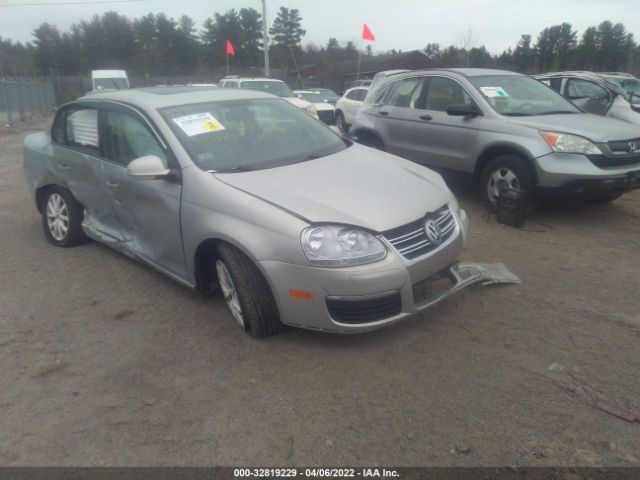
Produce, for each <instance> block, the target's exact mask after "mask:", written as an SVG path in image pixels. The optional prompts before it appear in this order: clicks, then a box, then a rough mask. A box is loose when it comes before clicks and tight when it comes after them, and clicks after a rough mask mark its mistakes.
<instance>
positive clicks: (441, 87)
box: [425, 77, 472, 112]
mask: <svg viewBox="0 0 640 480" xmlns="http://www.w3.org/2000/svg"><path fill="white" fill-rule="evenodd" d="M470 103H472V100H471V97H470V96H469V94H468V93H467V92H466V91H465V90H464V88H462V86H461V85H460V84H459V83H458V82H456V81H454V80H451V79H450V78H445V77H432V78H431V79H430V80H429V86H428V89H427V97H426V101H425V108H426V109H427V110H435V111H437V112H446V111H447V108H448V107H449V106H450V105H455V104H457V105H459V104H465V105H468V104H470Z"/></svg>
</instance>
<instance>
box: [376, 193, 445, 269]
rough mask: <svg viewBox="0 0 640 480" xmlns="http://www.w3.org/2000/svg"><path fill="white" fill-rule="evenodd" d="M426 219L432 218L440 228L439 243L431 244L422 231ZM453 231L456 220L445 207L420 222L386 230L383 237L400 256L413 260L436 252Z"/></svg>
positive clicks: (423, 230)
mask: <svg viewBox="0 0 640 480" xmlns="http://www.w3.org/2000/svg"><path fill="white" fill-rule="evenodd" d="M427 218H434V219H435V221H436V223H437V224H438V226H439V227H440V239H441V241H440V242H438V243H433V242H431V241H430V240H429V239H428V238H427V234H426V232H425V229H424V226H425V221H426V220H427ZM455 229H456V220H455V218H454V216H453V214H452V213H451V209H450V208H449V207H448V206H447V205H445V206H444V207H442V208H440V209H438V210H436V211H435V212H433V213H429V214H427V216H426V217H424V218H421V219H420V220H416V221H415V222H411V223H408V224H406V225H403V226H401V227H397V228H394V229H393V230H388V231H386V232H384V233H383V235H384V237H385V238H386V239H387V240H388V241H389V243H391V245H393V246H394V247H395V249H396V250H397V251H398V252H399V253H400V254H402V255H403V256H404V257H406V258H408V259H413V258H416V257H419V256H421V255H424V254H425V253H428V252H431V251H433V250H436V249H437V248H438V247H439V246H440V245H442V244H443V243H444V242H446V241H447V240H448V239H449V238H450V237H451V235H453V232H455Z"/></svg>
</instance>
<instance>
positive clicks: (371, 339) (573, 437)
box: [0, 119, 640, 466]
mask: <svg viewBox="0 0 640 480" xmlns="http://www.w3.org/2000/svg"><path fill="white" fill-rule="evenodd" d="M47 123H48V119H43V120H41V121H39V122H34V123H32V124H23V125H22V126H21V127H20V128H19V129H18V131H17V132H13V133H12V132H8V133H3V134H0V242H1V243H0V268H1V270H0V271H1V272H2V274H1V275H0V329H1V332H2V333H1V334H0V432H1V433H0V464H1V465H242V464H253V465H320V464H322V465H371V464H386V465H396V466H400V465H457V466H463V465H554V466H557V465H638V464H640V453H639V452H640V423H638V422H636V423H629V422H626V421H624V420H621V419H619V418H617V417H615V416H612V415H609V414H607V413H604V412H602V411H600V410H598V409H596V408H594V407H593V406H592V405H590V404H589V403H588V402H587V401H586V400H585V399H583V398H581V397H580V396H577V395H575V394H574V393H572V392H571V391H570V390H569V388H568V387H569V385H570V384H577V385H590V386H591V387H592V388H594V389H596V390H598V391H600V392H601V393H602V394H603V395H605V396H606V397H607V398H609V399H610V400H613V401H615V402H618V403H620V404H621V405H624V406H627V407H629V408H632V409H635V410H636V411H638V410H640V381H639V377H640V355H639V354H638V353H639V352H640V349H639V348H640V347H639V341H640V314H639V310H640V309H639V307H640V301H639V300H638V287H639V285H640V282H639V281H638V267H639V266H640V248H639V247H640V240H639V239H640V191H636V192H634V193H631V194H627V195H625V196H623V197H622V198H621V199H619V200H617V201H616V202H614V203H611V204H608V205H596V204H581V205H568V206H553V207H546V208H545V209H543V210H539V211H537V212H535V213H534V214H533V216H532V218H531V221H530V223H529V224H528V226H527V228H528V229H530V230H541V231H536V232H532V231H523V230H517V229H514V228H508V227H503V226H501V225H499V224H497V223H495V221H494V220H493V219H492V220H491V221H490V222H487V221H485V220H484V219H483V214H484V210H483V208H482V206H481V203H480V200H479V198H478V195H477V194H476V192H475V190H474V189H473V186H472V185H470V184H469V182H455V185H454V186H453V188H454V192H455V193H456V194H457V196H458V197H459V199H460V201H461V204H462V205H463V207H464V208H466V209H467V211H468V213H469V214H470V218H471V221H472V228H471V232H472V234H471V237H472V245H471V247H470V248H469V249H468V250H467V251H465V253H464V255H463V257H462V259H464V260H472V261H480V262H504V263H505V264H506V265H507V266H508V267H509V268H510V269H511V270H512V271H513V272H514V273H516V274H517V275H519V276H520V277H521V278H522V280H523V282H524V283H523V284H522V285H519V286H501V287H498V286H494V287H486V288H478V289H467V290H466V291H463V292H462V293H460V294H458V295H457V296H455V297H452V298H451V299H449V300H448V301H447V302H445V303H443V304H441V305H439V306H437V307H435V308H434V309H432V310H430V311H429V312H428V313H426V314H424V315H422V316H418V317H415V318H413V319H411V320H409V321H406V322H404V323H401V324H399V325H397V326H394V327H391V328H387V329H383V330H380V331H377V332H374V333H370V334H364V335H354V336H335V335H329V334H320V333H315V332H308V331H302V330H294V329H288V330H286V331H285V332H284V333H283V334H281V335H278V336H276V337H273V338H270V339H267V340H263V341H257V340H253V339H251V338H250V337H248V336H247V335H245V334H243V333H242V332H240V330H239V329H237V328H236V326H235V323H234V321H233V320H232V318H231V316H230V314H229V313H228V312H227V311H226V307H225V305H224V302H223V299H222V298H220V297H219V296H216V297H213V298H208V297H204V296H202V295H199V294H197V293H194V292H191V291H188V290H186V289H184V288H182V287H180V286H179V285H177V284H174V283H172V282H171V281H170V280H168V279H166V278H164V277H162V276H161V275H159V274H157V273H156V272H155V271H153V270H151V269H149V268H147V267H145V266H143V265H141V264H139V263H136V262H135V261H133V260H130V259H128V258H126V257H124V256H122V255H120V254H118V253H116V252H114V251H111V250H109V249H108V248H106V247H104V246H102V245H100V244H97V243H89V244H86V245H83V246H81V247H77V248H72V249H59V248H54V247H52V246H50V245H48V244H47V243H46V242H45V240H44V237H43V235H42V232H41V226H40V218H39V216H38V213H37V211H36V209H35V207H34V203H33V201H32V199H31V198H30V196H29V193H28V190H27V187H26V185H25V182H24V175H23V172H22V166H21V164H22V153H21V144H22V139H23V137H24V135H25V134H27V133H29V131H31V130H35V129H38V128H42V127H43V126H44V125H46V124H47ZM456 446H457V448H456Z"/></svg>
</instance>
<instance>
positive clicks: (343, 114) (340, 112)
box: [336, 87, 369, 133]
mask: <svg viewBox="0 0 640 480" xmlns="http://www.w3.org/2000/svg"><path fill="white" fill-rule="evenodd" d="M368 91H369V87H354V88H350V89H349V90H347V91H346V92H344V95H343V96H342V97H341V98H340V100H338V101H337V102H336V125H337V126H338V128H339V129H340V131H341V132H343V133H348V132H349V127H350V126H351V125H353V122H354V121H355V119H356V115H358V111H359V110H360V107H362V102H364V97H366V96H367V92H368Z"/></svg>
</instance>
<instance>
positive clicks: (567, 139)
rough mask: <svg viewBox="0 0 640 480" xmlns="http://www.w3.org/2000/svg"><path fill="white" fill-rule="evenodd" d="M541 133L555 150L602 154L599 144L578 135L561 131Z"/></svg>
mask: <svg viewBox="0 0 640 480" xmlns="http://www.w3.org/2000/svg"><path fill="white" fill-rule="evenodd" d="M540 134H541V135H542V137H543V138H544V139H545V140H546V142H547V143H548V144H549V146H550V147H551V150H553V151H554V152H563V153H584V154H585V155H602V150H600V149H599V148H598V146H597V145H596V144H595V143H593V142H591V141H590V140H587V139H586V138H584V137H579V136H578V135H571V134H569V133H559V132H545V131H541V132H540Z"/></svg>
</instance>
